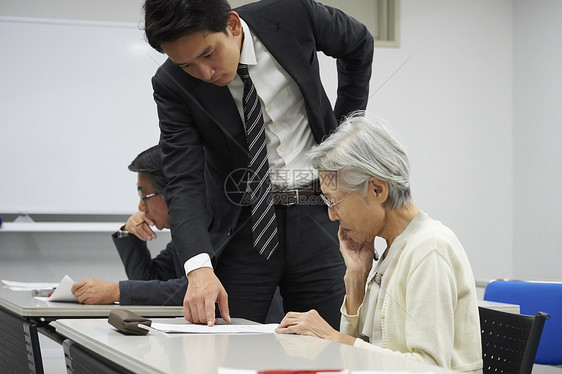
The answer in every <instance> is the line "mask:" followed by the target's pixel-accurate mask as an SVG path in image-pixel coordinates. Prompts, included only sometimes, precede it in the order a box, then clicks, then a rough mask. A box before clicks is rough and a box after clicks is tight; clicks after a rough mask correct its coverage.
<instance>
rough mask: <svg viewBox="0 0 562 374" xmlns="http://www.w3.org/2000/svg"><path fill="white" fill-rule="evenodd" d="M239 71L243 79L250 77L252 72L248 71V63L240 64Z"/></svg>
mask: <svg viewBox="0 0 562 374" xmlns="http://www.w3.org/2000/svg"><path fill="white" fill-rule="evenodd" d="M237 72H238V75H239V76H240V78H241V79H242V80H243V81H245V80H246V79H248V78H249V77H250V73H249V72H248V65H246V64H238V69H237Z"/></svg>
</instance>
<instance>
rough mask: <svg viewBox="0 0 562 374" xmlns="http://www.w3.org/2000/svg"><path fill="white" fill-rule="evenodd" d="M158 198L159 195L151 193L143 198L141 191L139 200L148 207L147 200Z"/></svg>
mask: <svg viewBox="0 0 562 374" xmlns="http://www.w3.org/2000/svg"><path fill="white" fill-rule="evenodd" d="M154 196H158V194H157V193H149V194H148V195H145V196H143V195H142V192H140V191H139V198H140V200H141V201H142V203H143V204H145V205H146V200H148V199H150V198H151V197H154Z"/></svg>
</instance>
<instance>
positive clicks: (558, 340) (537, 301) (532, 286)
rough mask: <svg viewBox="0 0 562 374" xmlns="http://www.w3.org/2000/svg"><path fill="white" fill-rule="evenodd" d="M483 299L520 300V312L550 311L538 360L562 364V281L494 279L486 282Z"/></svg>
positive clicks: (551, 363)
mask: <svg viewBox="0 0 562 374" xmlns="http://www.w3.org/2000/svg"><path fill="white" fill-rule="evenodd" d="M484 300H489V301H497V302H503V303H509V304H517V305H519V306H520V312H521V314H527V315H535V314H536V313H537V312H544V313H548V314H549V315H550V319H549V320H547V321H546V322H545V324H544V328H543V331H542V335H541V339H540V343H539V348H538V350H537V355H536V357H535V363H537V364H545V365H562V283H555V282H552V283H547V282H523V281H509V280H505V281H504V280H497V281H492V282H490V283H488V285H487V286H486V290H485V292H484Z"/></svg>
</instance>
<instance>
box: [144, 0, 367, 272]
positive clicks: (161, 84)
mask: <svg viewBox="0 0 562 374" xmlns="http://www.w3.org/2000/svg"><path fill="white" fill-rule="evenodd" d="M235 10H236V11H237V12H238V14H239V15H240V16H241V18H242V19H243V20H244V21H245V22H246V23H247V24H248V26H249V27H250V29H251V30H252V32H253V33H254V34H255V35H256V36H257V37H258V38H259V39H260V40H261V42H262V43H263V44H264V46H265V47H266V48H267V50H268V51H269V52H270V53H271V54H272V55H273V56H274V57H275V59H276V60H277V61H278V62H279V64H281V66H283V68H284V69H285V70H286V71H287V73H289V74H290V75H291V77H292V78H293V79H294V81H295V82H296V83H297V85H298V86H299V88H300V90H301V93H302V95H303V98H304V101H305V105H306V110H307V114H308V120H309V125H310V129H311V131H312V134H313V135H314V138H315V140H316V142H317V143H319V142H321V141H322V139H323V137H324V136H325V135H327V134H329V133H330V132H331V131H332V130H334V129H335V128H336V127H337V126H338V121H339V120H340V119H341V118H342V116H344V115H346V114H348V113H350V112H352V111H355V110H359V109H365V107H366V106H367V101H368V92H369V80H370V77H371V66H372V59H373V51H374V42H373V38H372V36H371V35H370V33H369V32H368V31H367V29H366V27H365V26H364V25H362V24H361V23H359V22H358V21H356V20H355V19H353V18H351V17H349V16H347V15H346V14H344V13H343V12H341V11H339V10H336V9H334V8H330V7H326V6H323V5H321V4H319V3H316V2H314V1H312V0H262V1H259V2H256V3H252V4H248V5H245V6H242V7H240V8H237V9H235ZM318 51H321V52H323V53H324V54H326V55H328V56H332V57H334V58H335V59H336V60H337V70H338V96H337V101H336V104H335V108H334V109H332V106H331V104H330V101H329V99H328V97H327V95H326V93H325V91H324V88H323V86H322V82H321V80H320V71H319V66H318V58H317V52H318ZM152 84H153V87H154V99H155V101H156V103H157V107H158V115H159V118H160V130H161V137H160V145H161V147H162V152H163V169H164V173H165V175H166V178H167V179H168V181H169V183H168V186H167V187H166V203H167V204H168V207H169V211H170V216H171V220H170V226H171V228H172V238H173V241H174V243H175V245H176V249H177V251H178V255H179V257H180V260H181V262H182V263H184V262H185V261H186V260H188V259H189V258H191V257H193V256H195V255H197V254H199V253H204V252H206V253H209V254H210V256H211V258H214V257H216V256H219V255H220V253H221V252H222V250H223V249H224V247H225V245H226V243H227V242H228V241H229V239H230V237H231V235H232V233H233V232H234V231H235V230H236V223H237V220H238V217H239V215H240V210H241V207H240V205H239V204H236V203H235V202H233V201H231V196H229V194H227V193H225V181H227V178H228V176H229V175H230V174H231V173H232V172H233V171H235V170H236V169H240V168H246V167H247V163H248V149H247V143H246V135H245V131H244V125H243V123H242V120H241V118H240V115H239V113H238V110H237V108H236V105H235V103H234V100H233V99H232V96H231V94H230V91H229V89H228V87H218V86H214V85H212V84H209V83H205V82H203V81H200V80H198V79H195V78H193V77H191V76H190V75H188V74H187V73H185V72H184V71H183V70H182V69H180V68H179V67H178V66H176V65H174V64H173V63H172V62H171V61H170V60H169V59H168V60H167V61H166V62H165V63H164V64H162V66H161V67H160V68H159V69H158V71H157V72H156V74H155V76H154V77H153V79H152Z"/></svg>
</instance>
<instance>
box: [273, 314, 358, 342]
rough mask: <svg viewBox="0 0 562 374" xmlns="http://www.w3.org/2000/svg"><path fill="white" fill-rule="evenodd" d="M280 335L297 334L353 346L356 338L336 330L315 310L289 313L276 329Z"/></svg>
mask: <svg viewBox="0 0 562 374" xmlns="http://www.w3.org/2000/svg"><path fill="white" fill-rule="evenodd" d="M275 332H276V333H278V334H296V335H308V336H316V337H318V338H321V339H327V340H331V341H334V342H339V343H344V344H349V345H353V344H354V343H355V338H354V337H352V336H349V335H346V334H344V333H342V332H339V331H337V330H334V328H332V326H330V324H329V323H328V322H326V321H325V320H324V319H323V318H322V317H320V314H318V312H317V311H316V310H314V309H312V310H310V311H308V312H305V313H297V312H289V313H287V315H286V316H285V318H283V320H282V321H281V323H280V324H279V327H278V328H277V329H275Z"/></svg>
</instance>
